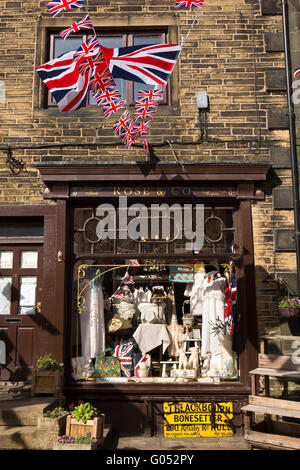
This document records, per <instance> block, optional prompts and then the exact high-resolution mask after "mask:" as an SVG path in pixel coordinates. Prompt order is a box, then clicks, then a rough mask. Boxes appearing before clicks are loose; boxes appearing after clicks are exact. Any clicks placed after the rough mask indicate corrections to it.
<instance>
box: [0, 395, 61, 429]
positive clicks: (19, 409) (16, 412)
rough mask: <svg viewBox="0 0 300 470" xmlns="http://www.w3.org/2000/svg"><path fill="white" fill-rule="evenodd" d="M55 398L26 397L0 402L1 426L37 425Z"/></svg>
mask: <svg viewBox="0 0 300 470" xmlns="http://www.w3.org/2000/svg"><path fill="white" fill-rule="evenodd" d="M52 403H53V398H51V399H49V397H48V398H41V397H38V398H31V397H29V398H27V399H26V398H25V399H15V400H6V401H1V402H0V426H36V425H37V421H38V418H39V417H40V416H41V415H42V414H43V412H44V411H45V409H47V408H48V407H49V406H50V405H51V404H52Z"/></svg>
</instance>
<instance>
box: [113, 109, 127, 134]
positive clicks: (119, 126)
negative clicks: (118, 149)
mask: <svg viewBox="0 0 300 470" xmlns="http://www.w3.org/2000/svg"><path fill="white" fill-rule="evenodd" d="M130 121H131V115H130V112H129V111H125V112H124V113H123V114H122V116H121V117H120V118H119V119H118V121H117V122H115V124H114V125H113V130H114V131H115V133H116V134H118V135H123V134H124V129H126V128H127V127H128V125H129V123H130Z"/></svg>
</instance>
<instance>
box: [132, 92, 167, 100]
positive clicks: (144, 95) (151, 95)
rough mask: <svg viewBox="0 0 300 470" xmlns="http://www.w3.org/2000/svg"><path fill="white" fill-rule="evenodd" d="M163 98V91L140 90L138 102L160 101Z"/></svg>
mask: <svg viewBox="0 0 300 470" xmlns="http://www.w3.org/2000/svg"><path fill="white" fill-rule="evenodd" d="M162 97H163V90H150V91H148V90H140V91H139V94H138V97H137V99H138V100H158V101H159V100H161V99H162Z"/></svg>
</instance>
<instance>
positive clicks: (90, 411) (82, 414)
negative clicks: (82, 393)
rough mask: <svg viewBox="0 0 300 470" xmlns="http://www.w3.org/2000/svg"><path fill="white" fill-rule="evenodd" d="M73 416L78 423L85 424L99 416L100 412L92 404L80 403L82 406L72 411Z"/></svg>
mask: <svg viewBox="0 0 300 470" xmlns="http://www.w3.org/2000/svg"><path fill="white" fill-rule="evenodd" d="M71 415H72V417H73V418H75V419H76V420H77V421H80V420H81V421H82V422H83V423H84V424H86V422H87V421H88V420H89V419H93V418H95V417H96V416H99V411H98V410H97V408H95V407H94V406H93V405H91V403H89V402H87V403H80V405H78V406H75V407H74V408H73V409H72V412H71Z"/></svg>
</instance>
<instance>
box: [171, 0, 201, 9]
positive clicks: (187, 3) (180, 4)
mask: <svg viewBox="0 0 300 470" xmlns="http://www.w3.org/2000/svg"><path fill="white" fill-rule="evenodd" d="M203 3H204V0H200V1H197V0H196V1H195V0H186V1H184V2H182V1H178V2H176V6H175V8H181V7H183V8H191V7H198V8H200V7H202V5H203Z"/></svg>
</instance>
